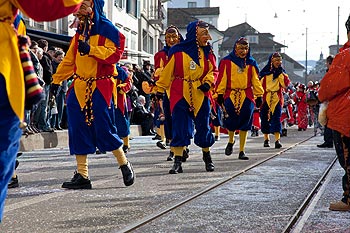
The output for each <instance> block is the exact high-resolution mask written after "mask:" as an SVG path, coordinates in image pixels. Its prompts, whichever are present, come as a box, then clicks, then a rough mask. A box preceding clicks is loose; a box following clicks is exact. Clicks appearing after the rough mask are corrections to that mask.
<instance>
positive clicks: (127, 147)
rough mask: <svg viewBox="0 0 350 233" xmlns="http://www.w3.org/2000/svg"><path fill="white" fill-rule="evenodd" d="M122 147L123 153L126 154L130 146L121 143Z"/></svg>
mask: <svg viewBox="0 0 350 233" xmlns="http://www.w3.org/2000/svg"><path fill="white" fill-rule="evenodd" d="M122 148H123V151H124V154H127V153H128V152H129V150H130V147H129V146H127V145H123V147H122Z"/></svg>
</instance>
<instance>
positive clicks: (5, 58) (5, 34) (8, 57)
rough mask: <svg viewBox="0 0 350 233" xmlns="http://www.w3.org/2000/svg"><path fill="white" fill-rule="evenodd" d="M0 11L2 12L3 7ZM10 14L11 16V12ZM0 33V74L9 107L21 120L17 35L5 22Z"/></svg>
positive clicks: (1, 24)
mask: <svg viewBox="0 0 350 233" xmlns="http://www.w3.org/2000/svg"><path fill="white" fill-rule="evenodd" d="M10 9H11V8H9V9H8V10H10ZM0 10H4V9H3V7H1V8H0ZM10 12H11V15H12V11H10ZM10 12H9V14H10ZM0 32H1V34H0V50H1V53H2V56H1V59H0V73H1V74H2V75H3V76H4V78H5V83H6V91H7V95H8V98H9V102H10V105H11V107H12V109H13V111H14V112H15V114H16V115H17V117H18V118H19V119H20V120H22V119H23V117H24V95H25V86H24V74H23V69H22V64H21V61H20V58H19V49H18V41H17V35H16V33H15V31H14V30H13V28H12V27H11V25H10V24H9V23H6V22H3V23H0Z"/></svg>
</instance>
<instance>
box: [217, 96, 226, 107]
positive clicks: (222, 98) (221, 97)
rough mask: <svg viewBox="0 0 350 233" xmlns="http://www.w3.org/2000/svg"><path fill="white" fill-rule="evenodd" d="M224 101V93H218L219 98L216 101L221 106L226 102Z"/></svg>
mask: <svg viewBox="0 0 350 233" xmlns="http://www.w3.org/2000/svg"><path fill="white" fill-rule="evenodd" d="M224 101H225V99H224V95H223V94H219V95H218V98H217V100H216V102H217V103H218V104H219V105H220V106H222V105H223V104H224Z"/></svg>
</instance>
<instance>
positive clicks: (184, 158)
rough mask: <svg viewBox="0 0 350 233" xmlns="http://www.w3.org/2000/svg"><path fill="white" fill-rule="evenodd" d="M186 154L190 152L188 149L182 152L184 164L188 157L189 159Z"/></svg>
mask: <svg viewBox="0 0 350 233" xmlns="http://www.w3.org/2000/svg"><path fill="white" fill-rule="evenodd" d="M188 153H190V150H189V149H188V148H186V150H183V151H182V162H186V160H187V159H188V157H190V156H189V155H188Z"/></svg>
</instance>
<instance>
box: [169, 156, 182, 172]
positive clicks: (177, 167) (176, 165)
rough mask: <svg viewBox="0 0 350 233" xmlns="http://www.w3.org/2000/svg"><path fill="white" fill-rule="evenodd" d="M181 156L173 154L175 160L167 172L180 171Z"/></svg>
mask: <svg viewBox="0 0 350 233" xmlns="http://www.w3.org/2000/svg"><path fill="white" fill-rule="evenodd" d="M181 163H182V156H175V160H174V165H173V167H172V168H171V169H170V171H169V174H177V173H182V172H183V170H182V166H181Z"/></svg>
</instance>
